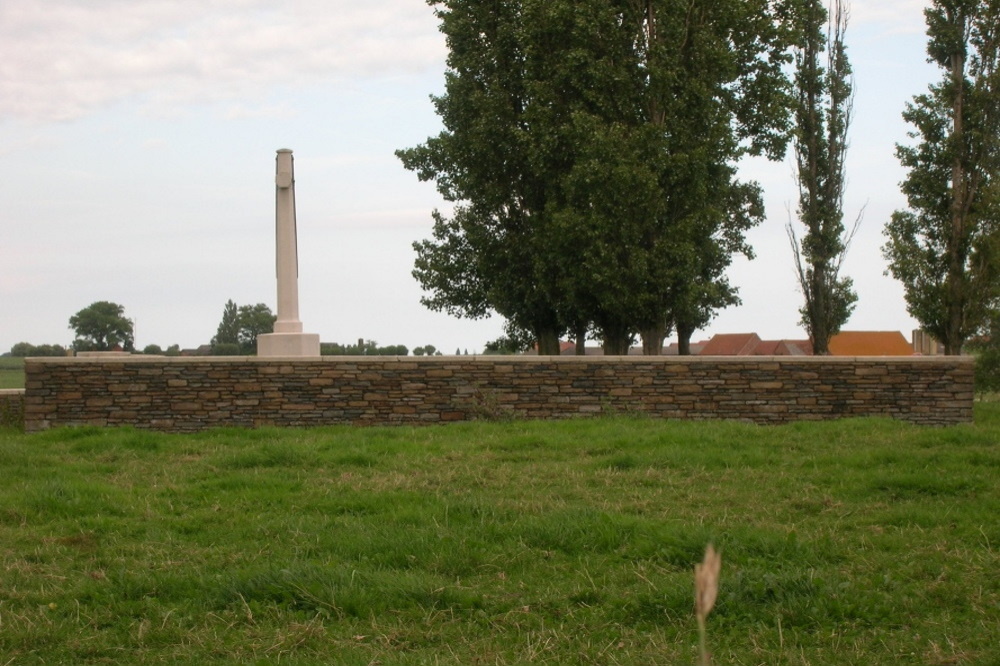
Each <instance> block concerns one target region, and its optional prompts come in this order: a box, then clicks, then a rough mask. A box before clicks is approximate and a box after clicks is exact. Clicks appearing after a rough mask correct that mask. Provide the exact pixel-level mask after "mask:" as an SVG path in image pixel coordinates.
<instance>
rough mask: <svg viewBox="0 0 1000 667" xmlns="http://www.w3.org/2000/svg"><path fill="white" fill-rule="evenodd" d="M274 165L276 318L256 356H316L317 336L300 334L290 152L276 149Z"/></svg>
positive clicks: (293, 179) (258, 342)
mask: <svg viewBox="0 0 1000 667" xmlns="http://www.w3.org/2000/svg"><path fill="white" fill-rule="evenodd" d="M277 163H278V166H277V175H276V176H275V179H274V183H275V186H276V187H275V204H276V206H275V256H276V262H275V264H276V267H277V279H278V319H277V321H276V322H275V323H274V333H270V334H262V335H260V336H257V356H259V357H318V356H319V334H307V333H302V322H301V321H299V249H298V230H297V229H296V224H295V171H294V167H293V160H292V151H291V150H289V149H287V148H282V149H280V150H279V151H278V157H277Z"/></svg>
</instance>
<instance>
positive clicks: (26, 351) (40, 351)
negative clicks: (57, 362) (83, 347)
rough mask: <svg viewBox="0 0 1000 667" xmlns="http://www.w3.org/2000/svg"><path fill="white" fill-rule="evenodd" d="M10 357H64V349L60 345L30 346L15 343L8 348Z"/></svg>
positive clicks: (29, 344)
mask: <svg viewBox="0 0 1000 667" xmlns="http://www.w3.org/2000/svg"><path fill="white" fill-rule="evenodd" d="M10 356H12V357H65V356H66V348H65V347H63V346H62V345H32V344H31V343H16V344H15V345H14V346H13V347H12V348H10Z"/></svg>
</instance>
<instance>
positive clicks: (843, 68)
mask: <svg viewBox="0 0 1000 667" xmlns="http://www.w3.org/2000/svg"><path fill="white" fill-rule="evenodd" d="M831 10H832V11H831V12H829V22H828V13H827V11H826V10H825V9H824V7H823V5H822V4H821V2H820V0H806V5H805V7H804V22H805V26H804V31H803V40H802V45H801V47H800V48H799V50H798V52H797V53H796V56H795V88H796V92H797V93H798V106H797V109H796V121H797V127H796V132H795V161H796V166H797V168H798V186H799V205H798V217H799V221H800V222H801V223H802V225H803V226H804V227H805V235H804V236H803V237H802V239H801V241H800V240H799V237H798V235H797V233H796V231H795V228H794V227H793V226H792V224H791V223H789V224H788V227H787V231H788V238H789V241H790V242H791V245H792V252H793V255H794V258H795V269H796V274H797V276H798V281H799V287H800V289H801V290H802V295H803V297H804V299H805V305H804V306H803V307H802V308H801V309H799V313H800V314H801V316H802V320H801V321H802V324H803V326H805V328H806V331H808V332H809V338H810V340H811V341H812V347H813V354H829V344H830V338H831V337H832V336H833V335H834V334H836V333H837V332H838V331H840V328H841V327H842V326H843V325H844V324H845V323H846V322H847V319H848V318H849V317H850V315H851V312H852V311H853V310H854V304H855V302H856V301H857V299H858V297H857V294H856V293H855V291H854V289H853V281H852V280H851V279H850V278H848V277H845V276H841V275H840V271H841V268H842V266H843V262H844V258H845V257H846V255H847V250H848V247H849V246H850V241H851V239H852V238H853V236H854V233H855V232H856V231H857V228H858V224H859V223H860V220H861V217H860V216H858V218H857V219H856V220H855V223H854V225H853V227H852V228H851V229H850V230H849V231H848V230H846V228H845V226H844V209H843V202H844V185H845V182H846V178H845V159H846V157H847V145H848V142H847V134H848V128H849V127H850V124H851V112H852V109H853V82H852V77H851V65H850V62H849V61H848V59H847V48H846V45H845V43H844V35H845V33H846V30H847V21H848V7H847V4H846V2H845V0H833V4H832V7H831ZM825 23H826V24H827V25H828V27H827V31H826V35H825V37H824V35H823V24H825ZM824 50H825V51H826V65H825V67H824V66H823V64H822V62H821V61H822V55H823V51H824Z"/></svg>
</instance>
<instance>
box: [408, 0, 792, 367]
mask: <svg viewBox="0 0 1000 667" xmlns="http://www.w3.org/2000/svg"><path fill="white" fill-rule="evenodd" d="M430 4H432V5H433V6H435V7H436V8H437V15H438V18H439V19H440V21H441V30H442V32H443V33H444V34H445V36H446V38H447V42H448V47H449V56H448V71H447V73H446V78H445V93H444V94H443V95H441V96H439V97H435V98H434V104H435V107H436V109H437V112H438V115H439V116H440V117H441V119H442V122H443V124H444V131H443V132H442V133H441V134H439V135H438V136H436V137H431V138H429V139H428V140H427V142H426V143H424V144H423V145H421V146H418V147H416V148H411V149H407V150H401V151H398V152H397V155H398V156H399V157H400V159H401V160H402V162H403V165H404V167H406V168H407V169H409V170H412V171H415V172H416V173H417V175H418V176H419V177H420V179H421V180H434V181H436V184H437V187H438V190H439V192H440V193H441V194H442V196H443V197H444V198H445V199H446V200H447V201H449V202H453V203H454V204H455V206H454V209H453V210H454V213H453V214H452V216H451V217H450V218H447V217H445V216H444V215H443V214H442V213H440V212H438V211H435V212H434V214H433V216H434V228H433V238H432V239H431V240H424V241H421V242H418V243H415V244H414V248H415V250H416V252H417V260H416V263H415V269H414V276H415V277H416V278H417V280H418V281H419V282H420V283H421V285H422V286H423V287H424V289H425V290H426V291H427V292H428V294H427V295H426V296H425V297H424V298H423V299H422V301H423V303H424V304H425V305H427V306H428V307H430V308H432V309H436V310H443V311H445V312H448V313H451V314H453V315H456V316H462V317H472V318H478V317H483V316H485V315H487V314H489V313H490V312H491V311H495V312H497V313H499V314H501V315H502V316H503V317H505V318H506V319H507V321H508V323H509V325H510V327H511V328H513V329H515V330H521V331H528V332H530V333H531V336H532V338H533V340H534V342H536V343H537V345H538V349H539V352H540V353H542V354H558V353H559V350H558V339H559V336H560V335H561V334H563V333H564V332H566V331H571V332H572V333H574V335H579V332H586V331H587V330H588V328H592V329H593V330H594V331H595V332H596V333H597V334H598V335H600V336H601V337H602V338H603V340H604V343H605V348H606V350H608V351H611V352H617V353H620V352H622V351H625V350H627V347H628V346H629V344H630V343H631V341H632V340H633V336H634V334H635V333H636V332H638V331H642V332H643V334H644V336H647V335H648V336H650V337H652V338H656V339H658V341H659V342H662V339H663V337H664V336H665V335H666V333H667V331H668V329H669V327H670V326H671V324H673V323H676V324H677V326H678V328H679V330H680V331H681V333H682V336H686V337H687V338H689V337H690V334H691V333H692V332H693V331H694V329H695V328H697V327H700V326H704V324H705V323H707V322H708V321H709V320H710V319H711V317H712V315H713V313H714V311H715V310H717V309H718V308H720V307H723V306H726V305H730V304H733V303H736V302H738V298H737V296H736V289H735V288H734V287H733V286H731V285H729V284H728V282H727V281H726V278H725V270H726V268H727V267H728V266H729V264H730V262H731V258H732V255H733V254H734V253H744V254H747V255H748V256H749V255H750V254H751V252H750V248H749V247H748V245H747V244H746V242H745V239H744V234H745V232H746V230H747V229H749V228H750V227H752V226H753V225H755V224H758V223H759V222H760V221H761V220H762V219H763V209H762V204H761V197H760V190H759V188H758V187H757V186H756V184H753V183H749V184H744V183H740V182H738V181H737V180H736V178H735V174H736V169H735V164H736V161H737V160H738V159H739V158H740V157H741V156H743V155H745V154H756V155H759V154H766V155H768V156H769V157H772V158H779V157H780V156H781V155H783V153H784V147H785V143H786V141H787V134H788V127H789V123H788V120H789V110H790V108H791V103H792V100H791V97H790V95H789V82H788V79H787V77H786V76H785V74H784V72H783V71H782V66H783V65H784V64H785V63H786V62H787V61H788V54H787V49H788V47H789V45H790V44H791V42H792V41H793V39H794V37H795V31H794V22H793V21H792V20H791V19H790V17H789V7H791V6H793V5H794V3H769V2H766V1H764V0H753V1H751V2H746V1H745V0H725V1H724V2H714V3H708V2H695V3H692V4H691V6H681V5H678V4H677V3H674V2H668V1H667V0H639V1H633V2H611V3H609V2H607V1H606V0H582V1H581V0H573V1H570V0H504V1H502V2H484V1H483V0H431V2H430ZM786 4H787V5H788V6H786ZM659 347H660V346H659V344H654V345H651V346H649V349H650V350H656V351H658V350H659Z"/></svg>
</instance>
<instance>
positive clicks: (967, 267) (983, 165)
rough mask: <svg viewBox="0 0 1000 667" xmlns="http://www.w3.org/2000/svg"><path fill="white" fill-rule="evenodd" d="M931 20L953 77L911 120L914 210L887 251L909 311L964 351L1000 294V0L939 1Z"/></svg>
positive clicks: (912, 107) (952, 348) (935, 42)
mask: <svg viewBox="0 0 1000 667" xmlns="http://www.w3.org/2000/svg"><path fill="white" fill-rule="evenodd" d="M924 14H925V16H926V19H927V35H928V45H927V53H928V56H929V58H928V60H929V62H932V63H934V64H936V65H937V66H938V67H940V68H941V70H942V74H943V76H942V80H941V81H940V82H939V83H937V84H934V85H931V86H930V88H929V91H928V92H927V93H926V94H923V95H918V96H916V97H915V98H914V99H913V102H912V103H910V104H908V105H907V107H906V110H905V111H904V113H903V118H904V119H905V120H906V121H907V122H908V123H910V124H911V125H913V126H914V130H913V131H912V132H911V133H910V136H911V137H912V138H914V139H917V140H918V142H917V144H916V145H915V146H903V145H897V147H896V154H897V156H898V158H899V160H900V162H901V163H902V164H903V166H904V167H906V168H907V169H908V170H909V172H908V174H907V177H906V179H905V180H904V181H903V183H902V190H903V193H904V194H905V195H906V198H907V204H908V208H907V209H906V210H902V211H896V212H895V213H893V215H892V218H891V220H890V221H889V222H888V224H887V225H886V228H885V235H886V236H887V238H888V241H887V242H886V244H885V246H884V247H883V254H884V255H885V257H886V259H887V260H888V263H889V271H890V272H891V273H892V275H893V276H894V277H895V278H896V279H897V280H899V281H900V282H902V284H903V289H904V292H905V297H906V304H907V310H908V311H909V313H910V314H911V315H912V316H913V317H914V318H915V319H916V320H917V321H918V322H920V325H921V326H922V327H923V328H924V329H925V330H926V331H928V332H929V333H930V334H931V335H933V336H934V337H936V338H937V339H938V340H939V341H940V342H941V343H942V344H943V345H944V348H945V352H946V354H960V353H961V351H962V346H963V344H964V343H965V341H966V340H967V339H968V338H969V336H971V335H972V334H973V333H975V332H976V331H977V330H979V329H981V328H982V327H984V326H985V325H986V324H987V322H988V321H989V316H990V314H991V312H992V311H993V310H995V308H996V305H997V297H998V294H1000V72H998V68H997V65H998V47H1000V0H934V1H933V3H932V5H931V7H929V8H928V9H926V10H925V11H924Z"/></svg>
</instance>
